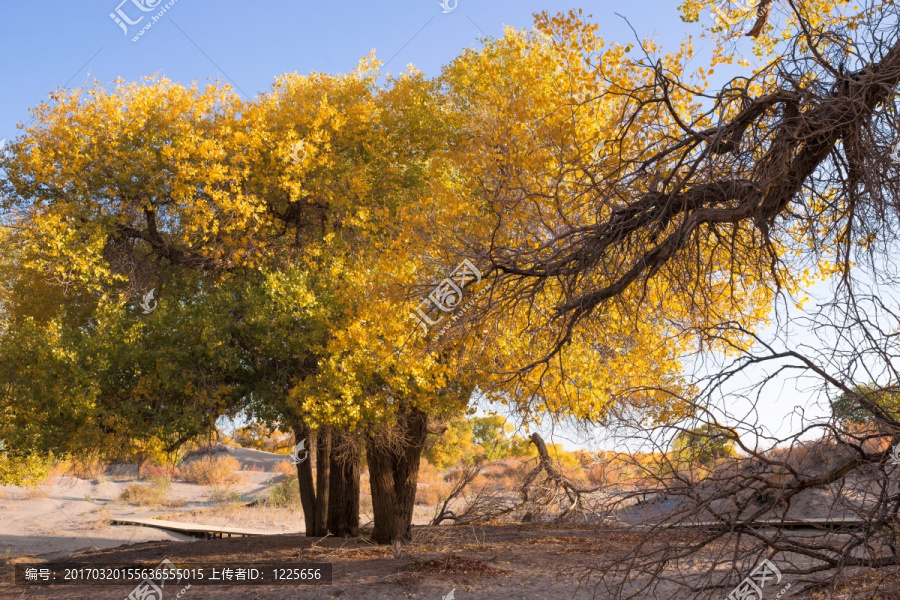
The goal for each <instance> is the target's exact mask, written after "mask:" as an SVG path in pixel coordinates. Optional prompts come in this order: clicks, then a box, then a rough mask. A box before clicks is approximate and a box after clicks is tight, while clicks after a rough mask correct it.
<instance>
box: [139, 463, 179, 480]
mask: <svg viewBox="0 0 900 600" xmlns="http://www.w3.org/2000/svg"><path fill="white" fill-rule="evenodd" d="M175 475H176V471H175V469H174V468H173V467H161V466H159V465H145V466H143V467H142V468H141V472H140V474H139V475H138V479H154V478H157V477H168V478H169V480H171V479H173V478H174V477H175Z"/></svg>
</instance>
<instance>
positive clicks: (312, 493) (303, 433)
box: [293, 424, 316, 537]
mask: <svg viewBox="0 0 900 600" xmlns="http://www.w3.org/2000/svg"><path fill="white" fill-rule="evenodd" d="M293 429H294V439H295V440H296V441H297V442H299V441H300V440H306V441H307V448H309V436H310V431H309V428H308V427H306V426H305V425H300V424H296V425H294V426H293ZM297 482H298V484H299V485H300V505H301V506H302V507H303V522H304V524H305V525H306V535H307V537H313V536H315V535H316V488H315V485H314V484H313V474H312V461H311V460H309V459H308V458H307V459H306V460H304V461H303V462H301V463H298V464H297Z"/></svg>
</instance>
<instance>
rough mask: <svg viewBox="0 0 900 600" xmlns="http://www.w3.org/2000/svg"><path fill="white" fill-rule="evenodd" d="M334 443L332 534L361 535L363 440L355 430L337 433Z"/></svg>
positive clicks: (332, 451) (329, 526) (331, 502)
mask: <svg viewBox="0 0 900 600" xmlns="http://www.w3.org/2000/svg"><path fill="white" fill-rule="evenodd" d="M332 435H333V439H332V445H331V479H330V480H329V483H330V485H329V501H328V533H329V534H331V535H334V536H337V537H354V536H357V535H359V467H360V462H361V459H362V457H361V454H362V452H361V442H360V439H359V436H358V435H356V434H352V433H341V432H334V433H333V434H332Z"/></svg>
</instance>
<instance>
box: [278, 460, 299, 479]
mask: <svg viewBox="0 0 900 600" xmlns="http://www.w3.org/2000/svg"><path fill="white" fill-rule="evenodd" d="M273 470H274V471H275V472H276V473H284V474H285V475H287V476H288V477H296V476H297V465H295V464H294V463H292V462H291V461H289V460H283V461H281V462H280V463H278V464H277V465H275V467H274V469H273Z"/></svg>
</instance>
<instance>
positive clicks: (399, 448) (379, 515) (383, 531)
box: [366, 409, 428, 544]
mask: <svg viewBox="0 0 900 600" xmlns="http://www.w3.org/2000/svg"><path fill="white" fill-rule="evenodd" d="M427 425H428V417H427V415H426V414H425V413H424V412H422V411H420V410H417V409H413V410H410V411H409V412H408V413H405V412H400V413H398V414H397V423H396V425H395V426H394V427H392V428H391V430H390V432H389V433H386V434H382V435H378V434H373V435H369V436H368V438H367V444H366V449H367V458H368V461H369V482H370V484H371V488H372V510H373V512H374V516H375V531H374V532H373V534H372V538H373V539H374V540H375V542H376V543H378V544H391V543H393V542H395V541H401V542H404V541H409V540H410V539H411V526H412V516H413V508H414V506H415V500H416V484H417V482H418V476H419V461H420V459H421V457H422V451H423V450H424V448H425V436H426V433H427V432H426V427H427Z"/></svg>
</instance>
